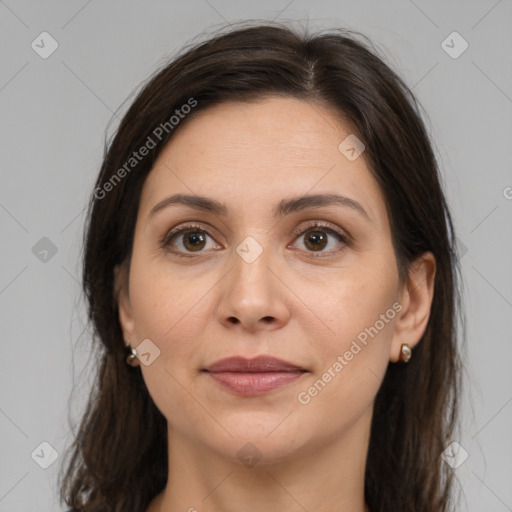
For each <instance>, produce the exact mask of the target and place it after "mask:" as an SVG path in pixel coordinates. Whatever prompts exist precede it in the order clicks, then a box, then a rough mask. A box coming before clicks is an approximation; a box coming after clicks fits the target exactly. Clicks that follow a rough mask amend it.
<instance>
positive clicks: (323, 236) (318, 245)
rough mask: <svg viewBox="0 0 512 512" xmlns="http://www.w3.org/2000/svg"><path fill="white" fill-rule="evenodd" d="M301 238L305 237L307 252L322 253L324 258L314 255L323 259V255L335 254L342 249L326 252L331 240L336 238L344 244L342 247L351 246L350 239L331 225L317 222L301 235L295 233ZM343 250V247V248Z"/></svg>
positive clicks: (301, 232) (303, 230)
mask: <svg viewBox="0 0 512 512" xmlns="http://www.w3.org/2000/svg"><path fill="white" fill-rule="evenodd" d="M294 234H296V235H297V236H298V237H299V238H301V237H304V236H305V237H304V239H303V240H304V241H303V244H302V245H303V247H305V250H306V251H307V252H313V253H320V254H321V255H322V256H320V254H319V255H316V254H313V255H312V256H314V257H323V255H327V256H328V255H330V254H331V253H333V252H338V251H339V250H341V249H331V250H328V251H324V250H323V249H325V247H326V246H327V245H328V244H329V238H335V239H336V240H337V241H338V242H342V246H346V245H349V239H348V237H347V236H346V235H345V234H343V233H342V232H341V231H338V229H334V228H332V227H330V224H324V223H323V222H319V221H315V222H314V223H313V224H311V225H309V226H308V227H306V229H302V231H300V232H299V233H294ZM342 248H343V247H342Z"/></svg>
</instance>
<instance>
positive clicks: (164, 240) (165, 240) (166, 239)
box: [159, 221, 351, 258]
mask: <svg viewBox="0 0 512 512" xmlns="http://www.w3.org/2000/svg"><path fill="white" fill-rule="evenodd" d="M330 226H331V225H330V224H329V223H325V222H322V221H314V222H312V223H311V224H310V225H308V226H307V227H306V228H302V229H297V230H295V231H294V232H293V233H292V236H293V237H294V240H295V238H297V237H300V236H302V235H304V234H306V233H307V232H308V231H314V230H315V229H317V228H322V229H321V230H322V231H325V232H326V233H329V234H331V235H333V236H335V237H336V238H337V239H338V240H339V241H340V242H343V244H344V245H346V246H350V242H351V240H350V238H349V237H348V236H346V235H345V234H343V233H342V232H340V231H338V230H336V229H334V228H332V227H330ZM187 231H190V232H195V231H199V232H202V233H206V234H207V235H208V236H209V237H210V238H212V239H213V237H212V236H211V235H210V233H209V232H208V231H207V230H205V229H204V228H203V227H202V226H200V225H198V224H193V223H192V224H186V225H184V226H180V227H178V228H175V229H171V230H170V231H168V232H167V233H166V234H165V235H164V236H162V237H161V238H160V242H159V245H160V248H161V249H165V250H168V251H169V252H171V253H173V254H175V255H176V256H179V257H183V258H193V257H195V256H197V255H200V254H201V252H204V251H199V252H198V253H193V252H189V253H183V252H182V251H177V250H174V249H170V248H169V247H170V245H171V242H172V241H173V239H174V238H176V237H177V236H178V235H180V234H182V233H185V232H187ZM340 250H342V249H340ZM307 252H309V253H311V255H312V256H313V257H314V258H322V257H325V255H327V256H330V255H331V254H332V253H333V252H339V250H331V251H327V252H323V251H322V252H318V253H316V254H315V252H314V251H307Z"/></svg>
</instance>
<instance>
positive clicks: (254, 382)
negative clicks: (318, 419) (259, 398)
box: [208, 371, 305, 396]
mask: <svg viewBox="0 0 512 512" xmlns="http://www.w3.org/2000/svg"><path fill="white" fill-rule="evenodd" d="M303 373H305V372H302V371H296V372H253V373H242V372H218V373H217V372H208V375H210V376H211V377H212V378H213V379H214V380H216V381H217V382H218V383H220V384H221V385H222V386H224V387H225V388H227V389H229V390H231V391H233V392H234V393H236V394H238V395H244V396H256V395H263V394H264V393H268V392H270V391H272V390H274V389H277V388H280V387H281V386H285V385H286V384H290V383H291V382H294V381H295V380H297V379H298V378H299V377H300V376H301V375H302V374H303Z"/></svg>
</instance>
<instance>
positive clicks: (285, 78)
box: [59, 22, 462, 512]
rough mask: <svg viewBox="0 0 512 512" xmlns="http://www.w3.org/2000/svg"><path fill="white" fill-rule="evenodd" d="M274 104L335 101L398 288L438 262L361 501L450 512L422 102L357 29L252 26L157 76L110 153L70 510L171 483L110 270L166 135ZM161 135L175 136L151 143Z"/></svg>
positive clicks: (206, 44) (93, 268) (226, 34)
mask: <svg viewBox="0 0 512 512" xmlns="http://www.w3.org/2000/svg"><path fill="white" fill-rule="evenodd" d="M272 94H278V95H283V96H288V97H294V98H298V99H303V100H306V101H313V102H315V101H319V102H322V103H323V104H327V105H328V106H329V107H330V108H331V109H332V112H333V113H335V115H339V116H340V119H342V120H343V121H344V122H345V123H348V124H349V126H350V127H351V131H352V133H355V134H356V135H357V137H358V138H360V139H361V140H362V141H363V142H364V144H365V146H366V149H365V152H364V158H365V161H366V163H367V166H368V168H369V169H370V171H371V172H372V174H373V176H374V177H375V179H376V180H377V181H378V183H379V185H380V187H381V190H382V192H383V194H384V197H385V201H386V206H387V209H388V214H389V218H390V223H391V232H392V238H393V246H394V250H395V254H396V260H397V264H398V268H399V270H400V276H401V278H403V279H405V280H407V275H408V270H409V265H410V263H411V262H412V261H413V260H414V259H415V257H417V256H418V255H420V254H421V253H423V252H425V251H431V252H432V253H433V254H434V256H435V258H436V263H437V270H436V275H435V283H434V286H435V289H434V297H433V303H432V308H431V315H430V319H429V323H428V326H427V329H426V332H425V334H424V336H423V338H422V340H421V341H420V343H419V344H418V345H417V347H416V348H415V350H414V357H413V358H412V360H411V361H410V363H408V364H407V365H397V364H389V366H388V369H387V372H386V375H385V378H384V381H383V384H382V386H381V388H380V390H379V392H378V394H377V396H376V400H375V409H374V416H373V423H372V427H371V438H370V444H369V450H368V457H367V465H366V475H365V499H366V501H367V503H368V505H369V507H370V509H371V510H372V512H378V511H386V512H389V511H392V512H400V511H403V512H447V511H448V510H451V507H452V497H451V496H452V487H453V475H452V471H451V468H450V467H448V466H447V464H445V463H444V462H443V460H442V459H441V453H442V452H443V450H444V449H445V448H446V446H447V445H448V444H449V443H450V441H451V440H452V436H453V434H454V431H455V429H456V427H457V419H458V418H457V410H458V392H459V390H460V375H461V365H460V357H459V351H458V348H457V326H458V320H460V319H461V318H459V317H460V316H462V315H460V310H461V309H460V284H459V278H458V274H460V270H459V268H458V261H457V254H456V250H455V247H456V244H455V240H456V239H455V235H454V228H453V225H452V220H451V217H450V212H449V208H448V206H447V203H446V200H445V197H444V194H443V190H442V187H441V178H440V175H439V170H438V165H437V162H436V158H435V155H434V152H433V149H432V146H431V142H430V140H429V136H428V134H427V130H426V128H425V125H424V121H423V120H422V113H421V112H422V111H421V110H420V104H419V102H418V101H417V100H416V99H415V97H414V96H413V94H412V92H411V91H410V89H408V87H407V86H406V85H405V83H404V82H403V81H402V79H401V78H400V77H399V76H397V74H395V73H394V72H393V71H392V70H391V69H390V67H389V66H388V65H387V64H386V63H385V58H384V57H380V56H379V52H378V51H377V50H376V49H375V47H374V46H373V45H372V43H371V42H370V41H368V40H367V38H365V37H364V36H362V35H361V34H359V33H357V32H354V31H349V30H344V29H334V30H328V31H325V32H323V33H317V34H314V35H311V34H308V33H307V32H306V31H304V33H300V32H299V31H298V30H297V29H291V28H289V27H287V26H286V25H282V24H278V23H265V24H261V23H252V22H250V23H246V24H245V25H244V26H237V27H235V28H233V27H232V26H230V27H228V28H227V29H223V30H221V31H220V32H218V33H215V34H214V35H213V36H210V37H209V38H208V39H207V40H206V41H202V42H201V41H200V42H195V43H194V44H193V45H190V46H189V47H187V48H185V49H184V50H183V52H182V53H181V55H179V56H178V57H176V58H174V59H173V60H172V61H171V62H170V63H167V64H166V65H165V66H164V67H163V68H162V69H161V70H159V71H158V72H157V73H155V74H154V75H153V76H152V77H150V79H149V80H148V81H147V83H146V84H145V85H144V86H143V88H142V89H141V91H140V92H139V93H138V95H137V97H136V98H135V100H134V101H133V103H132V105H131V107H130V108H129V109H128V111H127V113H126V114H125V115H124V117H123V118H122V120H121V122H120V125H119V127H118V129H117V132H116V133H115V136H114V137H113V138H112V140H111V141H110V142H109V143H106V144H105V155H104V161H103V164H102V166H101V170H100V173H99V176H98V178H97V181H96V184H95V189H94V193H93V194H92V196H91V200H90V203H89V210H88V216H87V221H86V229H85V231H84V255H83V291H84V294H85V297H86V301H87V308H88V321H89V323H90V324H91V325H92V327H93V331H94V332H93V334H94V336H93V339H94V342H99V343H96V344H95V346H96V349H97V351H96V356H95V357H96V364H97V375H96V379H95V384H94V387H93V389H92V392H91V395H90V397H89V402H88V405H87V408H86V411H85V414H84V415H83V417H82V420H81V423H80V426H79V429H78V432H77V434H76V439H75V440H74V442H73V444H72V446H70V447H69V449H68V452H67V459H68V460H67V467H66V471H65V472H64V474H63V475H62V474H61V475H59V480H60V482H59V485H60V497H61V500H62V501H64V502H65V503H66V504H67V505H68V506H69V507H71V509H70V510H72V511H85V512H107V511H109V512H131V511H133V512H144V511H145V510H146V508H147V507H148V505H149V503H150V501H151V500H152V498H153V497H154V496H156V495H157V494H158V493H159V492H160V491H161V490H162V489H163V488H164V487H165V485H166V482H167V476H168V475H167V423H166V419H165V417H164V416H163V415H162V414H161V413H160V411H159V410H158V409H157V408H156V406H155V404H154V402H153V401H152V399H151V396H150V395H149V393H148V390H147V388H146V386H145V384H144V381H143V379H142V374H141V372H140V369H139V368H132V367H130V366H128V365H127V364H126V362H125V360H126V355H127V354H126V349H125V347H124V344H123V341H124V340H123V335H122V331H121V327H120V325H119V321H118V311H117V301H116V297H115V291H114V290H113V285H114V267H115V266H116V265H119V264H121V263H124V262H128V264H129V261H130V258H131V250H132V244H133V236H134V228H135V222H136V217H137V211H138V204H139V199H140V193H141V189H142V186H143V184H144V180H145V179H146V177H147V175H148V173H149V172H150V171H151V169H152V166H153V163H154V161H155V160H156V158H157V156H158V154H159V153H160V151H161V150H162V149H163V147H164V146H165V144H166V143H167V142H168V140H169V139H170V138H171V137H172V136H173V134H174V133H175V132H176V131H177V130H179V129H180V128H181V127H182V126H183V125H184V124H185V123H187V122H190V120H191V119H193V118H194V115H195V114H196V113H197V112H200V111H202V110H205V109H207V108H209V107H210V106H213V105H217V104H219V103H221V102H227V101H233V100H234V101H251V100H253V99H258V98H261V97H263V96H267V95H272ZM191 99H192V101H193V102H195V103H194V107H193V108H188V109H187V110H186V112H188V113H187V114H186V115H182V116H180V121H179V123H176V124H175V125H172V123H170V119H171V116H173V114H174V113H175V112H176V110H180V109H182V106H183V105H186V104H188V105H191V104H192V103H191ZM180 111H182V112H185V109H184V110H180ZM165 123H167V124H165ZM171 125H172V126H171ZM157 127H166V128H167V129H163V128H161V129H160V131H158V132H156V133H158V134H159V136H157V135H156V134H155V130H156V128H157ZM148 137H150V138H151V140H152V143H151V144H150V143H149V142H148V141H149V139H148ZM144 145H145V146H146V147H149V146H152V147H151V148H150V149H149V151H148V154H147V156H145V157H144V158H140V159H137V161H136V162H135V161H134V160H131V158H133V152H134V151H137V150H138V149H139V148H140V147H142V146H144ZM127 162H130V164H129V165H127ZM121 169H124V172H122V171H121Z"/></svg>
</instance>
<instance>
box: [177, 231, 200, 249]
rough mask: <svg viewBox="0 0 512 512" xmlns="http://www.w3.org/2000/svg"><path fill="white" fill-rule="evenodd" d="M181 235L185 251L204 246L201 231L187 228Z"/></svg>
mask: <svg viewBox="0 0 512 512" xmlns="http://www.w3.org/2000/svg"><path fill="white" fill-rule="evenodd" d="M181 236H182V240H183V246H184V247H185V248H186V249H187V251H196V250H201V249H203V248H204V246H205V243H206V239H205V236H204V232H203V231H198V230H193V231H192V230H189V231H186V232H185V234H183V235H181Z"/></svg>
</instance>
